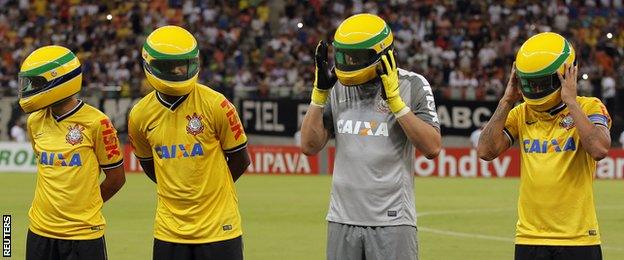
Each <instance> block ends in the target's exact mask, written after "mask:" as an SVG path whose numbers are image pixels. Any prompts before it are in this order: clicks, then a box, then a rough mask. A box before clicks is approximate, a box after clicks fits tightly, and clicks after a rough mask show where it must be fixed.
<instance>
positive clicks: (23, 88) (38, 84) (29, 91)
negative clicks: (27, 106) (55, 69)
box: [18, 67, 82, 98]
mask: <svg viewBox="0 0 624 260" xmlns="http://www.w3.org/2000/svg"><path fill="white" fill-rule="evenodd" d="M81 73H82V67H77V68H75V69H74V70H72V71H70V72H69V73H67V74H65V75H62V76H60V77H57V78H54V79H51V80H47V79H46V78H45V77H43V76H38V75H34V76H31V75H24V74H22V75H19V76H18V79H19V82H18V84H19V87H18V88H19V89H18V95H19V97H20V98H26V97H29V96H32V95H35V94H38V93H40V92H43V91H46V90H48V89H50V88H53V87H56V86H58V85H61V84H63V83H65V82H67V81H69V80H71V79H73V78H75V77H76V76H78V75H80V74H81Z"/></svg>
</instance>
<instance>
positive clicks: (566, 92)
mask: <svg viewBox="0 0 624 260" xmlns="http://www.w3.org/2000/svg"><path fill="white" fill-rule="evenodd" d="M577 73H578V65H574V66H570V65H568V64H566V63H564V64H563V75H562V74H561V73H560V72H559V71H557V76H559V80H561V100H562V101H563V103H566V104H567V105H570V104H571V103H574V102H576V92H577V91H576V79H577V75H578V74H577Z"/></svg>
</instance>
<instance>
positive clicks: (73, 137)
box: [65, 124, 85, 145]
mask: <svg viewBox="0 0 624 260" xmlns="http://www.w3.org/2000/svg"><path fill="white" fill-rule="evenodd" d="M67 129H68V130H69V132H67V135H66V136H65V141H67V143H68V144H71V145H77V144H79V143H82V140H83V139H84V138H83V137H82V131H84V129H85V128H84V127H82V126H80V125H79V124H75V125H74V126H70V127H68V128H67Z"/></svg>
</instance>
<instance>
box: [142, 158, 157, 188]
mask: <svg viewBox="0 0 624 260" xmlns="http://www.w3.org/2000/svg"><path fill="white" fill-rule="evenodd" d="M139 163H140V164H141V168H143V172H144V173H145V175H147V177H148V178H150V180H152V181H153V182H154V183H158V182H157V181H156V171H155V170H154V159H153V158H149V159H145V160H139Z"/></svg>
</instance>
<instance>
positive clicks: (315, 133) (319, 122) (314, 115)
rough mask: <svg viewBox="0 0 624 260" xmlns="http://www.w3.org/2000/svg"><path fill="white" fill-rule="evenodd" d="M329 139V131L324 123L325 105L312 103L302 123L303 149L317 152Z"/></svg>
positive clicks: (306, 151) (309, 153) (311, 153)
mask: <svg viewBox="0 0 624 260" xmlns="http://www.w3.org/2000/svg"><path fill="white" fill-rule="evenodd" d="M328 140H329V131H328V130H327V129H326V128H325V126H324V124H323V107H320V106H316V105H313V104H311V105H310V106H309V107H308V111H306V114H305V116H304V117H303V122H302V123H301V151H302V152H303V153H304V154H305V155H315V154H317V153H318V152H319V151H320V150H321V149H323V147H325V144H327V141H328Z"/></svg>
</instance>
